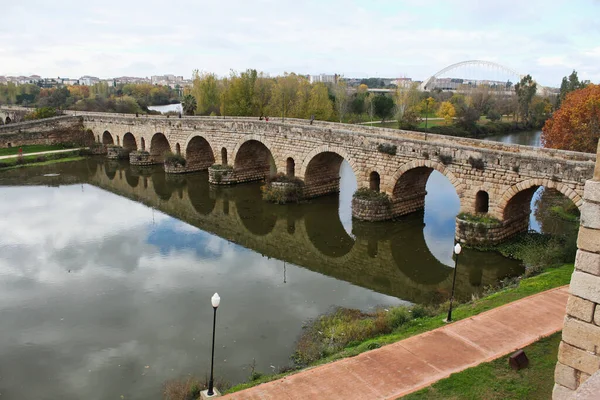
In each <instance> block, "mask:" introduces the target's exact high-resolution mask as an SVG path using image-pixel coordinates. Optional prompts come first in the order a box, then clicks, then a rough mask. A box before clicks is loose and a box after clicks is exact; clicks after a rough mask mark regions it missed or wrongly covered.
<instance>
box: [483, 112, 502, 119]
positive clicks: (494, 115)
mask: <svg viewBox="0 0 600 400" xmlns="http://www.w3.org/2000/svg"><path fill="white" fill-rule="evenodd" d="M486 117H487V119H489V120H490V121H499V120H500V118H502V114H500V113H499V112H498V111H496V110H489V111H488V113H487V115H486Z"/></svg>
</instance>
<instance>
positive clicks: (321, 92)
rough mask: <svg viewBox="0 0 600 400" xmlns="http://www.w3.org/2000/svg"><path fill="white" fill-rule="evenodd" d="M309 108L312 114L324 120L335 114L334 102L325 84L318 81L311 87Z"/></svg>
mask: <svg viewBox="0 0 600 400" xmlns="http://www.w3.org/2000/svg"><path fill="white" fill-rule="evenodd" d="M308 110H309V112H310V115H314V116H315V118H316V119H318V120H322V121H328V120H329V119H330V118H331V116H332V115H333V104H332V103H331V100H330V99H329V91H328V90H327V86H325V84H323V83H316V84H314V85H313V86H312V88H311V89H310V98H309V100H308Z"/></svg>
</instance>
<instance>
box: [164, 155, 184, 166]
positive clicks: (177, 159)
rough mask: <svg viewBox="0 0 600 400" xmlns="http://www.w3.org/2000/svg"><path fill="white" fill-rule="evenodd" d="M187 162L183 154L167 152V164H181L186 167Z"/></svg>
mask: <svg viewBox="0 0 600 400" xmlns="http://www.w3.org/2000/svg"><path fill="white" fill-rule="evenodd" d="M185 163H186V160H185V158H184V157H183V156H182V155H181V154H175V153H171V152H169V153H166V154H165V164H167V165H173V166H177V165H180V166H182V167H185Z"/></svg>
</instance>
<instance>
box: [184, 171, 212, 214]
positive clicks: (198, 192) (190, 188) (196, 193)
mask: <svg viewBox="0 0 600 400" xmlns="http://www.w3.org/2000/svg"><path fill="white" fill-rule="evenodd" d="M186 180H187V192H188V198H189V199H190V203H192V206H193V207H194V209H195V210H196V211H197V212H198V213H199V214H202V215H209V214H210V213H211V212H212V211H213V210H214V208H215V203H216V200H215V199H214V196H210V194H209V191H210V184H209V183H208V179H207V177H206V175H205V173H202V174H190V175H188V176H186Z"/></svg>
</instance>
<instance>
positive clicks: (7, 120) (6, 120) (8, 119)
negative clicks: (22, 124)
mask: <svg viewBox="0 0 600 400" xmlns="http://www.w3.org/2000/svg"><path fill="white" fill-rule="evenodd" d="M11 122H12V120H11V119H10V117H9V116H8V115H7V116H6V119H5V120H4V123H5V124H6V125H8V124H10V123H11Z"/></svg>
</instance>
